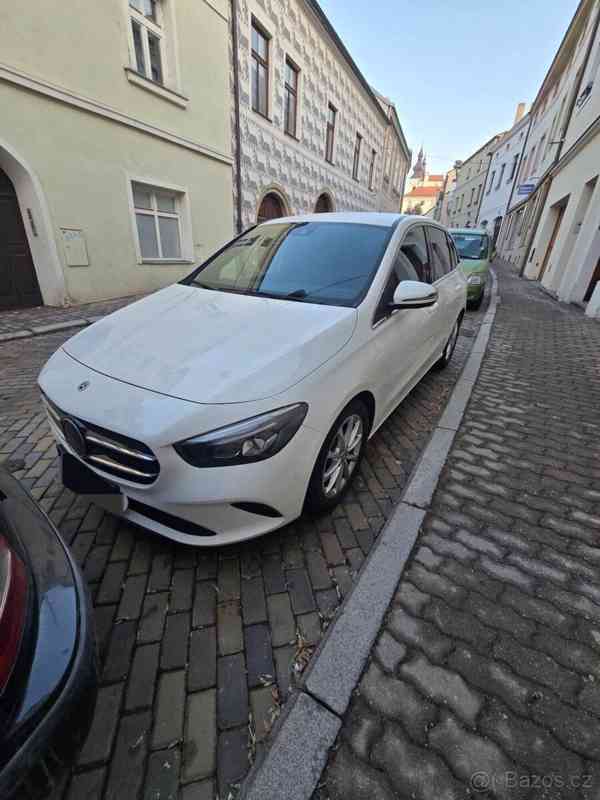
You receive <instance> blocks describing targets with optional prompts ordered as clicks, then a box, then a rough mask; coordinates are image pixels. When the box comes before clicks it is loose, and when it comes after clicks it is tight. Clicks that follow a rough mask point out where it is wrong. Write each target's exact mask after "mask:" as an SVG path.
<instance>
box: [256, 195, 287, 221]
mask: <svg viewBox="0 0 600 800" xmlns="http://www.w3.org/2000/svg"><path fill="white" fill-rule="evenodd" d="M283 216H285V211H284V208H283V203H282V202H281V200H280V199H279V197H278V196H277V195H276V194H275V193H273V192H269V194H266V195H265V196H264V197H263V200H262V203H261V204H260V208H259V209H258V222H259V223H260V222H266V221H267V220H269V219H278V218H279V217H283Z"/></svg>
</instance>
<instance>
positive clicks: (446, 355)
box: [434, 317, 461, 369]
mask: <svg viewBox="0 0 600 800" xmlns="http://www.w3.org/2000/svg"><path fill="white" fill-rule="evenodd" d="M460 323H461V318H460V317H459V318H458V319H457V320H456V322H455V323H454V327H453V328H452V332H451V334H450V338H449V339H448V341H447V342H446V346H445V347H444V352H443V353H442V357H441V358H440V359H439V360H438V361H436V363H435V365H434V368H435V369H444V368H445V367H447V366H448V364H449V363H450V360H451V359H452V354H453V353H454V349H455V348H456V342H457V341H458V334H459V332H460Z"/></svg>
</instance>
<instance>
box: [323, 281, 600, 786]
mask: <svg viewBox="0 0 600 800" xmlns="http://www.w3.org/2000/svg"><path fill="white" fill-rule="evenodd" d="M497 271H498V273H499V284H500V285H499V289H500V295H501V301H502V302H501V305H500V306H499V307H498V312H497V316H496V321H495V324H494V327H493V330H492V336H491V339H490V344H489V349H488V351H487V355H486V357H485V360H484V363H483V367H482V371H481V373H480V376H479V379H478V382H477V384H476V387H475V390H474V392H473V395H472V397H471V401H470V404H469V406H468V408H467V412H466V414H465V417H464V419H463V422H462V425H461V428H460V430H459V432H458V434H457V437H456V439H455V442H454V446H453V449H452V451H451V454H450V458H449V460H448V462H447V464H446V467H445V469H444V472H443V474H442V478H441V481H440V484H439V485H438V489H437V492H436V494H435V496H434V500H433V504H432V507H431V509H430V512H429V513H428V514H427V516H426V518H425V522H424V524H423V526H422V529H421V533H420V536H419V539H418V541H417V544H416V546H415V549H414V551H413V554H412V558H411V560H410V562H409V564H408V566H407V569H406V571H405V573H404V574H403V576H402V579H401V580H400V583H399V585H398V588H397V592H396V594H395V598H394V601H393V603H392V605H391V606H390V608H389V610H388V614H387V616H386V618H385V621H384V624H383V627H382V630H381V632H380V635H379V638H378V640H377V642H376V645H375V647H374V650H373V652H372V654H371V658H370V660H369V662H368V663H367V665H366V669H365V672H364V674H363V677H362V679H361V682H360V685H359V687H358V691H357V692H356V693H355V696H354V698H353V701H352V703H351V706H350V709H349V711H348V713H347V714H346V717H345V721H344V726H343V728H342V732H341V734H340V736H339V737H338V741H337V743H336V747H335V748H334V751H333V752H332V755H331V758H330V761H329V765H328V767H327V768H326V770H325V773H324V775H323V778H322V782H321V784H320V788H319V790H318V792H317V796H318V797H319V798H321V799H324V798H331V800H371V799H373V798H377V800H392V799H393V798H402V800H404V799H406V798H411V800H412V799H414V800H463V799H464V798H468V797H485V798H491V797H494V798H510V800H513V798H515V799H516V798H546V799H548V800H550V798H555V799H556V800H559V799H560V800H567V798H579V800H592V798H599V797H600V688H599V687H600V443H599V432H600V419H599V409H600V369H599V361H598V354H599V353H600V325H598V323H597V322H592V321H591V320H587V319H586V318H585V317H584V316H583V315H582V314H581V313H580V312H579V311H577V310H575V309H574V308H572V307H569V306H565V305H559V304H558V303H556V302H554V301H553V300H551V299H550V298H548V297H547V296H545V295H543V294H542V293H541V292H540V291H539V289H538V287H537V286H536V285H535V284H530V283H527V282H524V281H521V280H519V279H517V278H516V277H514V276H513V275H512V273H510V272H509V270H508V269H506V268H504V267H497Z"/></svg>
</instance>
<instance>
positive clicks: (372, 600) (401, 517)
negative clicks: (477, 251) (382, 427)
mask: <svg viewBox="0 0 600 800" xmlns="http://www.w3.org/2000/svg"><path fill="white" fill-rule="evenodd" d="M491 276H492V296H491V300H490V305H489V308H488V310H487V312H486V314H485V316H484V318H483V322H482V324H481V328H480V330H479V333H478V334H477V338H476V339H475V342H474V344H473V347H472V349H471V353H470V355H469V358H468V359H467V363H466V364H465V367H464V369H463V372H462V374H461V376H460V378H459V380H458V382H457V383H456V385H455V387H454V390H453V391H452V394H451V396H450V399H449V401H448V404H447V406H446V409H445V410H444V413H443V414H442V417H441V418H440V421H439V423H438V425H437V427H436V428H435V430H434V431H433V434H432V436H431V438H430V440H429V443H428V445H427V447H426V448H425V450H424V452H423V454H422V455H421V458H420V460H419V462H418V463H417V465H416V466H415V469H414V470H413V473H412V475H411V478H410V480H409V483H408V486H407V487H406V490H405V492H404V495H403V497H402V500H401V502H400V503H399V505H398V506H397V507H396V509H395V510H394V513H393V514H392V516H391V517H390V519H389V520H388V523H387V525H386V526H385V528H384V530H383V531H382V532H381V534H380V536H379V538H378V540H377V542H376V543H375V546H374V547H373V549H372V550H371V553H370V554H369V557H368V558H367V560H366V562H365V564H364V566H363V568H362V571H361V574H360V576H359V579H358V580H357V582H356V583H355V585H354V586H353V588H352V591H351V592H350V593H349V594H348V596H347V597H346V600H345V601H344V603H343V604H342V606H341V607H340V610H339V612H338V614H337V616H336V618H335V619H334V621H333V623H332V624H331V626H330V628H329V629H328V631H327V633H326V634H325V636H324V637H323V639H322V641H321V643H320V645H319V647H318V648H317V652H316V653H315V654H314V656H313V658H312V659H311V662H310V665H309V667H308V670H307V673H306V675H305V677H304V681H303V685H302V687H301V689H300V691H299V692H297V693H296V694H295V695H294V696H292V698H291V699H290V701H289V703H288V707H287V708H286V709H285V710H284V714H283V715H282V717H281V719H280V720H279V721H278V723H277V725H276V727H275V729H274V731H273V734H272V738H271V742H270V745H269V747H268V749H267V750H266V752H265V754H264V756H263V758H262V759H261V761H260V762H257V763H256V764H255V766H254V767H253V768H252V769H251V771H250V773H249V775H248V777H247V778H246V780H245V781H244V784H243V786H242V791H241V797H242V798H243V800H281V798H283V797H285V798H286V800H310V798H311V796H312V794H313V792H314V790H315V788H316V786H317V783H318V780H319V777H320V775H321V772H322V770H323V767H324V766H325V763H326V761H327V757H328V755H329V749H330V748H331V747H332V745H333V743H334V742H335V739H336V736H337V734H338V731H339V729H340V727H341V724H342V716H343V714H344V713H345V711H346V709H347V707H348V704H349V702H350V698H351V696H352V692H353V691H354V689H355V687H356V685H357V684H358V681H359V679H360V676H361V674H362V672H363V669H364V666H365V664H366V662H367V659H368V657H369V653H370V651H371V648H372V646H373V643H374V641H375V638H376V636H377V633H378V632H379V629H380V627H381V623H382V621H383V617H384V615H385V612H386V610H387V608H388V606H389V604H390V602H391V600H392V597H393V595H394V592H395V590H396V587H397V585H398V581H399V579H400V577H401V575H402V571H403V569H404V567H405V565H406V563H407V561H408V559H409V557H410V553H411V551H412V548H413V545H414V543H415V541H416V539H417V536H418V534H419V530H420V527H421V523H422V522H423V519H424V517H425V514H426V512H427V510H428V507H429V505H430V503H431V499H432V497H433V494H434V492H435V489H436V486H437V484H438V481H439V478H440V474H441V472H442V469H443V468H444V465H445V463H446V459H447V457H448V453H449V452H450V448H451V447H452V442H453V441H454V437H455V435H456V431H457V430H458V428H459V426H460V423H461V421H462V418H463V416H464V412H465V409H466V407H467V404H468V402H469V399H470V397H471V392H472V391H473V387H474V385H475V381H476V379H477V376H478V374H479V370H480V368H481V363H482V361H483V357H484V355H485V352H486V349H487V346H488V342H489V338H490V334H491V326H492V324H493V322H494V317H495V315H496V307H497V305H498V303H499V298H498V281H497V279H496V275H495V273H494V272H493V271H492V273H491ZM317 709H320V712H318V711H317ZM315 725H316V726H317V727H316V728H315Z"/></svg>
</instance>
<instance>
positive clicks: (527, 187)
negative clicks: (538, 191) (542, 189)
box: [517, 183, 535, 194]
mask: <svg viewBox="0 0 600 800" xmlns="http://www.w3.org/2000/svg"><path fill="white" fill-rule="evenodd" d="M534 189H535V183H521V184H519V186H518V187H517V194H531V193H532V192H533V190H534Z"/></svg>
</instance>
